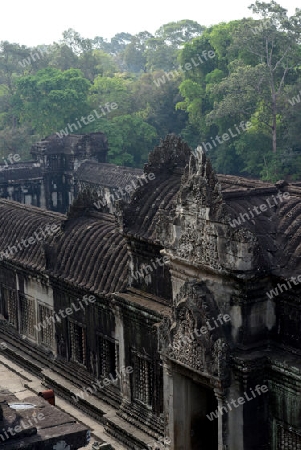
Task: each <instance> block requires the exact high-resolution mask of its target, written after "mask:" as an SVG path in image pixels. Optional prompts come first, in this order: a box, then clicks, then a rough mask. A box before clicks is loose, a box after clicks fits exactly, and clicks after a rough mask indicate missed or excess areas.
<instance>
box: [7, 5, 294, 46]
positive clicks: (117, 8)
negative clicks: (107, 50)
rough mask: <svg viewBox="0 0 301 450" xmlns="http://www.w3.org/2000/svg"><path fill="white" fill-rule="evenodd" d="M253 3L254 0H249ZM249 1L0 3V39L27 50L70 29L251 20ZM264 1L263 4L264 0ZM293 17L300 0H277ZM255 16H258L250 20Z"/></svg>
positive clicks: (89, 31) (106, 31)
mask: <svg viewBox="0 0 301 450" xmlns="http://www.w3.org/2000/svg"><path fill="white" fill-rule="evenodd" d="M254 1H255V0H254ZM254 1H252V0H214V1H212V0H207V1H206V2H205V1H204V0H203V2H202V3H203V6H202V4H201V2H200V1H199V0H184V1H183V2H182V1H167V2H165V3H164V2H163V1H162V0H151V1H149V2H146V1H142V0H127V1H125V0H114V1H112V0H111V1H110V0H106V1H102V2H100V1H95V0H85V1H81V2H79V1H76V0H50V1H48V2H41V0H26V1H25V0H13V1H12V0H2V2H1V3H2V4H1V6H0V12H1V28H0V41H4V40H6V41H9V42H11V43H13V42H14V43H19V44H23V45H27V46H34V45H39V44H40V45H42V44H46V45H47V44H52V43H53V42H54V41H56V42H58V41H59V40H60V39H61V38H62V33H63V31H65V30H67V29H68V28H73V29H75V30H76V31H78V32H79V33H80V34H81V35H82V37H85V38H94V37H95V36H102V37H104V38H107V39H108V40H109V39H110V38H111V37H113V36H114V35H115V34H116V33H120V32H123V31H124V32H128V33H131V34H136V33H138V32H139V31H149V32H150V33H154V32H155V31H156V30H157V29H158V28H159V27H160V26H161V25H163V24H165V23H168V22H174V21H178V20H183V19H190V20H195V21H196V22H198V23H200V24H201V25H206V26H208V25H212V24H216V23H219V22H228V21H230V20H234V19H242V18H243V17H251V16H252V14H251V11H250V10H249V9H248V6H249V5H250V4H251V3H253V2H254ZM266 1H267V0H266ZM279 3H280V5H281V6H282V7H284V8H286V9H287V10H288V13H289V15H292V14H294V12H295V8H296V7H300V5H298V3H300V0H279ZM254 18H258V17H254Z"/></svg>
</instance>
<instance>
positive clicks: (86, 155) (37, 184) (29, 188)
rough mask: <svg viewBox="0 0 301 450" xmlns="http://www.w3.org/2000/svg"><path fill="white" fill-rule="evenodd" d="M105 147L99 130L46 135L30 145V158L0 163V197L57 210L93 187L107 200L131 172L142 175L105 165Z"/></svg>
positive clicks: (133, 171) (139, 172) (136, 172)
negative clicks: (4, 163) (84, 190)
mask: <svg viewBox="0 0 301 450" xmlns="http://www.w3.org/2000/svg"><path fill="white" fill-rule="evenodd" d="M108 150H109V149H108V142H107V138H106V137H105V135H104V134H103V133H100V132H98V133H90V134H87V135H76V134H70V135H68V136H64V137H62V138H59V137H58V136H57V135H56V134H53V135H51V136H48V137H47V138H45V139H43V140H42V141H40V142H37V143H36V144H35V145H33V146H32V148H31V154H32V157H33V160H32V161H29V162H22V161H21V162H18V163H14V164H6V165H2V166H0V197H1V198H6V199H7V200H15V201H17V202H20V203H24V204H26V205H33V206H38V207H40V208H44V209H48V210H51V211H56V212H61V213H66V212H67V211H68V209H69V207H70V205H71V204H72V202H73V200H74V198H76V197H77V195H78V193H79V192H80V191H81V190H82V189H83V188H85V189H86V188H90V189H92V190H95V189H97V190H98V191H100V194H101V195H102V196H103V197H104V198H107V199H108V198H109V196H110V195H111V194H112V193H114V190H118V189H119V188H122V186H124V185H126V184H127V183H128V182H129V180H130V179H131V178H133V176H134V175H136V176H139V175H142V174H143V171H142V170H140V169H134V168H128V167H120V166H116V165H113V164H108V163H107V156H108ZM124 199H126V200H128V196H127V195H125V198H124ZM108 204H110V202H108ZM111 212H113V209H112V205H111Z"/></svg>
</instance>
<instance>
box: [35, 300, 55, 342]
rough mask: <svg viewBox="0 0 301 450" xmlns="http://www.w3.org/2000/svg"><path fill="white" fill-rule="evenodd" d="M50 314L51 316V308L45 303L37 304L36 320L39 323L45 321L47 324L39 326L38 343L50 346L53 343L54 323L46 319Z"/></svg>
mask: <svg viewBox="0 0 301 450" xmlns="http://www.w3.org/2000/svg"><path fill="white" fill-rule="evenodd" d="M51 316H53V311H52V309H50V308H48V307H47V306H45V305H40V304H39V305H38V321H39V323H47V326H46V327H45V328H44V327H41V329H40V331H39V343H41V344H44V345H46V346H47V347H51V348H52V347H53V345H54V323H53V322H52V321H51V320H48V321H47V318H48V317H51Z"/></svg>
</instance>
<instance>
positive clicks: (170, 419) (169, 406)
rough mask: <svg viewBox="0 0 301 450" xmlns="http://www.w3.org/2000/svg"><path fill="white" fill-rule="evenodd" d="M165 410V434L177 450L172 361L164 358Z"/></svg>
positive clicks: (172, 448)
mask: <svg viewBox="0 0 301 450" xmlns="http://www.w3.org/2000/svg"><path fill="white" fill-rule="evenodd" d="M163 393H164V394H163V395H164V398H163V411H164V436H166V437H167V438H169V439H170V441H171V442H170V446H169V447H168V448H169V449H170V450H175V446H174V445H175V443H174V404H173V403H174V402H173V378H172V369H171V366H170V363H169V362H167V361H166V360H164V359H163Z"/></svg>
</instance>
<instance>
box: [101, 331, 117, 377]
mask: <svg viewBox="0 0 301 450" xmlns="http://www.w3.org/2000/svg"><path fill="white" fill-rule="evenodd" d="M98 354H99V376H100V377H108V376H109V375H110V374H112V376H113V377H116V370H119V344H118V341H117V340H116V339H113V338H111V337H108V336H105V335H102V334H99V335H98ZM118 383H119V378H118Z"/></svg>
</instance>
